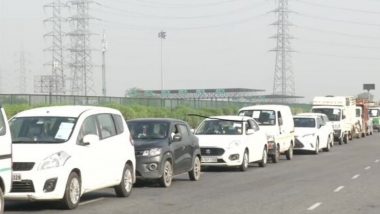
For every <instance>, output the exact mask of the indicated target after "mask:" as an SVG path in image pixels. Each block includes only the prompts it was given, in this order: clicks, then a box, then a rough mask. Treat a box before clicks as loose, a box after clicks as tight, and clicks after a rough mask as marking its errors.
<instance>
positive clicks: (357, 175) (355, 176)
mask: <svg viewBox="0 0 380 214" xmlns="http://www.w3.org/2000/svg"><path fill="white" fill-rule="evenodd" d="M359 176H360V175H359V174H356V175H354V176H352V180H355V179H357V178H358V177H359Z"/></svg>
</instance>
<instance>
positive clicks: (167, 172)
mask: <svg viewBox="0 0 380 214" xmlns="http://www.w3.org/2000/svg"><path fill="white" fill-rule="evenodd" d="M172 180H173V166H172V163H171V162H170V161H169V160H166V161H165V163H164V171H163V173H162V177H161V178H160V185H161V186H162V187H170V185H171V184H172Z"/></svg>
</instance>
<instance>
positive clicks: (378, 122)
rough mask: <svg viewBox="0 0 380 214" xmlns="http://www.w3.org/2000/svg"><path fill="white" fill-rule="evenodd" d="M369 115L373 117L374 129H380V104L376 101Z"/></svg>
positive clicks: (370, 108)
mask: <svg viewBox="0 0 380 214" xmlns="http://www.w3.org/2000/svg"><path fill="white" fill-rule="evenodd" d="M369 117H370V118H371V119H372V125H373V129H374V130H377V131H378V132H379V131H380V106H377V105H376V104H375V103H372V105H371V106H370V107H369Z"/></svg>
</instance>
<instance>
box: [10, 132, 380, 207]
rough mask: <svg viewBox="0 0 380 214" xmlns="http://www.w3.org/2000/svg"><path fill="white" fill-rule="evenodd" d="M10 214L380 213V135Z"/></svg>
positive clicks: (20, 204) (37, 204)
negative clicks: (69, 206) (68, 206)
mask: <svg viewBox="0 0 380 214" xmlns="http://www.w3.org/2000/svg"><path fill="white" fill-rule="evenodd" d="M5 212H6V213H30V212H33V213H73V214H74V213H83V214H84V213H91V214H95V213H101V214H111V213H133V214H139V213H141V214H149V213H155V214H160V213H165V214H168V213H176V214H180V213H184V214H185V213H186V214H187V213H189V214H190V213H192V214H193V213H197V214H200V213H205V214H206V213H207V214H208V213H218V214H224V213H226V214H231V213H233V214H237V213H244V214H246V213H250V214H252V213H258V214H263V213H290V214H294V213H334V214H336V213H342V214H350V213H353V214H354V213H355V214H357V213H366V214H367V213H373V214H378V213H380V134H378V133H375V134H374V135H373V136H369V137H366V138H362V139H354V140H353V141H350V142H349V144H347V145H341V146H339V145H336V146H334V147H333V148H332V150H331V151H330V152H321V153H320V154H319V155H313V154H304V153H302V154H297V155H295V156H294V159H293V160H291V161H287V160H286V159H285V157H282V160H281V161H280V163H278V164H268V165H267V167H265V168H259V167H258V166H257V164H252V166H251V167H250V168H249V169H248V171H246V172H240V171H237V170H231V169H221V170H220V169H209V170H207V171H204V172H203V173H202V177H201V180H200V181H197V182H192V181H190V180H189V179H188V176H187V175H181V176H178V177H176V178H175V179H174V181H173V183H172V186H171V187H170V188H167V189H165V188H161V187H158V186H155V185H154V184H144V185H139V186H137V187H135V188H134V189H133V192H132V194H131V196H130V197H129V198H116V197H115V194H114V192H113V189H105V190H100V191H97V192H94V193H90V194H87V195H85V196H83V197H82V200H81V204H80V206H79V207H78V208H77V209H76V210H71V211H65V210H61V209H59V206H58V205H57V204H55V203H51V202H50V203H47V202H18V201H15V202H13V201H12V202H11V201H7V202H6V205H5Z"/></svg>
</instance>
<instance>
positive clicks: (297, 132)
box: [294, 128, 316, 136]
mask: <svg viewBox="0 0 380 214" xmlns="http://www.w3.org/2000/svg"><path fill="white" fill-rule="evenodd" d="M315 132H316V130H315V128H294V133H295V135H296V136H304V135H309V134H315Z"/></svg>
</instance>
